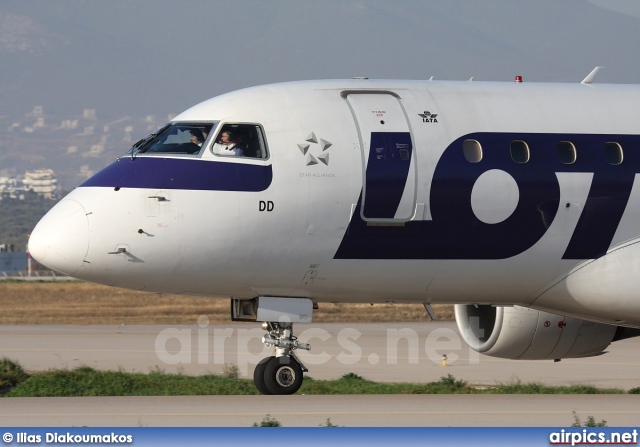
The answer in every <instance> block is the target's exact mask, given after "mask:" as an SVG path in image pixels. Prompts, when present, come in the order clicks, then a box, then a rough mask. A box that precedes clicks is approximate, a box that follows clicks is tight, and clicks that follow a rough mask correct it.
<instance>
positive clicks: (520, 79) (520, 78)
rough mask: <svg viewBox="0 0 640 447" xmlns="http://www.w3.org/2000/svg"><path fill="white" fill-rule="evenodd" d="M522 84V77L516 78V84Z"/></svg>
mask: <svg viewBox="0 0 640 447" xmlns="http://www.w3.org/2000/svg"><path fill="white" fill-rule="evenodd" d="M520 82H522V76H520V75H518V76H516V83H520Z"/></svg>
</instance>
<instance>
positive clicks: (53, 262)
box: [29, 199, 89, 276]
mask: <svg viewBox="0 0 640 447" xmlns="http://www.w3.org/2000/svg"><path fill="white" fill-rule="evenodd" d="M88 250H89V221H88V219H87V213H86V211H85V209H84V208H83V207H82V205H81V204H80V203H78V202H76V201H75V200H70V199H63V200H61V201H60V202H59V203H58V204H57V205H56V206H54V207H53V208H52V209H51V210H50V211H49V212H48V213H47V214H45V216H44V217H43V218H42V219H41V220H40V222H38V224H37V225H36V227H35V228H34V230H33V232H32V233H31V236H30V237H29V253H30V254H31V256H33V258H34V259H35V260H36V261H38V262H39V263H40V264H42V265H44V266H46V267H49V268H51V269H54V270H57V271H59V272H62V273H66V274H67V275H70V276H73V274H74V273H76V272H77V271H78V270H80V267H82V264H83V261H84V260H85V258H86V256H87V251H88Z"/></svg>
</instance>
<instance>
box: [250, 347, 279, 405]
mask: <svg viewBox="0 0 640 447" xmlns="http://www.w3.org/2000/svg"><path fill="white" fill-rule="evenodd" d="M275 360H276V358H275V357H273V356H272V357H265V358H263V359H262V360H260V361H259V362H258V364H257V365H256V369H254V370H253V384H254V385H255V386H256V388H257V389H258V391H260V392H261V393H262V394H266V395H269V394H273V393H272V392H271V391H269V389H268V388H267V385H265V383H264V377H265V372H264V370H265V368H266V367H267V364H268V363H269V362H271V361H275Z"/></svg>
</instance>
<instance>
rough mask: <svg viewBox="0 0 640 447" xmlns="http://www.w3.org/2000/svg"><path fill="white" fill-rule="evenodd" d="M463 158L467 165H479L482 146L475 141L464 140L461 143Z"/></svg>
mask: <svg viewBox="0 0 640 447" xmlns="http://www.w3.org/2000/svg"><path fill="white" fill-rule="evenodd" d="M462 152H463V153H464V158H465V159H466V160H467V161H468V162H469V163H479V162H480V161H482V146H481V145H480V143H479V142H478V141H476V140H464V142H463V143H462Z"/></svg>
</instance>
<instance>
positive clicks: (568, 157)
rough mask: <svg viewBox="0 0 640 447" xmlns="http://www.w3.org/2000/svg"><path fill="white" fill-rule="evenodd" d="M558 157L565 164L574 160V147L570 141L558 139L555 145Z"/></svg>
mask: <svg viewBox="0 0 640 447" xmlns="http://www.w3.org/2000/svg"><path fill="white" fill-rule="evenodd" d="M557 149H558V158H560V161H561V162H562V163H563V164H565V165H572V164H574V163H575V162H576V159H577V154H576V147H575V146H574V145H573V143H572V142H571V141H560V142H559V143H558V145H557Z"/></svg>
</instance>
